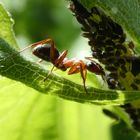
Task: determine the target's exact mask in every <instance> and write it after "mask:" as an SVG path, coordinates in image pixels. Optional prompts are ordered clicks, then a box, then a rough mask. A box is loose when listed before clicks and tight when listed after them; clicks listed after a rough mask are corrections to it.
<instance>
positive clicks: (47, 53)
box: [22, 39, 105, 93]
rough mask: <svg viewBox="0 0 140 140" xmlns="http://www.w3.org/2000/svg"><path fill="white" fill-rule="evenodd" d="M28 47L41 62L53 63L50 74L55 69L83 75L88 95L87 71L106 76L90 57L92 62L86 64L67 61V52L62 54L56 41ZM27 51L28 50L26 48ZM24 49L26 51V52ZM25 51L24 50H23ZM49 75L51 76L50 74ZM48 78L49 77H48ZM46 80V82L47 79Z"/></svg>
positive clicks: (50, 40)
mask: <svg viewBox="0 0 140 140" xmlns="http://www.w3.org/2000/svg"><path fill="white" fill-rule="evenodd" d="M28 47H32V48H33V50H32V53H33V54H34V55H35V56H37V57H39V58H41V60H45V61H48V62H51V63H52V64H53V68H52V69H51V71H50V72H52V71H53V69H54V67H56V68H58V69H60V70H62V71H66V70H67V69H68V68H69V70H68V74H69V75H71V74H76V73H79V72H80V74H81V77H82V79H83V86H84V89H85V91H86V93H87V89H86V85H85V82H86V75H87V70H88V71H90V72H92V73H95V74H97V75H101V76H103V75H105V73H104V71H103V68H102V67H101V66H100V65H99V64H98V63H97V62H95V61H93V60H92V59H91V58H90V57H86V59H88V60H90V62H88V63H85V62H84V61H83V60H76V59H67V58H66V56H67V53H68V51H67V50H64V51H63V52H62V53H61V54H60V52H59V51H58V49H57V48H56V47H55V44H54V41H53V40H52V39H45V40H42V41H39V42H36V43H34V44H31V45H30V46H28ZM25 49H26V48H25ZM25 49H24V50H25ZM22 51H23V50H22ZM48 75H49V74H48ZM47 77H48V76H47ZM47 77H46V78H45V80H46V79H47Z"/></svg>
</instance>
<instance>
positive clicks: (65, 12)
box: [0, 0, 134, 140]
mask: <svg viewBox="0 0 140 140" xmlns="http://www.w3.org/2000/svg"><path fill="white" fill-rule="evenodd" d="M0 1H1V2H2V3H3V5H4V6H5V7H6V9H7V10H8V11H9V12H10V13H11V15H12V18H13V19H14V21H15V24H14V31H15V35H16V38H17V42H18V44H19V46H20V47H21V48H24V47H26V46H27V45H29V44H30V43H33V42H37V41H40V40H42V39H45V38H47V37H51V38H52V39H53V40H54V41H55V43H56V46H57V47H58V48H59V50H60V51H63V50H64V49H68V50H69V56H68V57H76V58H80V59H81V58H84V56H90V47H89V46H88V45H87V40H86V39H84V38H83V37H82V36H81V30H80V25H79V24H78V23H77V21H76V19H75V18H74V16H73V15H72V13H71V12H70V10H69V9H68V3H69V2H68V1H66V0H59V1H57V0H22V1H21V0H20V1H19V0H0ZM83 54H84V55H83ZM64 74H65V75H66V73H64ZM79 77H80V76H79V75H78V76H77V82H81V79H80V78H79ZM70 79H72V77H71V76H70ZM88 79H89V81H90V84H91V85H94V86H96V87H98V86H99V85H97V84H96V83H97V82H98V81H97V80H95V78H94V75H93V74H92V75H91V74H90V75H89V76H88ZM100 87H102V88H103V83H102V84H101V85H100ZM41 98H43V99H45V100H46V104H45V106H47V108H48V109H47V112H48V113H47V114H46V116H45V117H46V121H48V120H49V119H47V118H50V117H51V118H53V119H52V120H51V119H50V124H51V123H55V125H53V126H52V125H50V124H49V123H47V124H46V125H48V130H47V129H46V130H44V131H43V132H42V134H43V139H46V140H122V139H123V140H125V139H128V138H129V140H131V139H132V140H133V139H134V134H133V133H128V129H127V127H126V126H125V124H124V122H123V121H120V123H117V122H115V120H114V119H112V118H109V117H107V116H106V115H104V114H103V113H102V108H104V106H97V105H87V104H79V103H76V102H71V101H67V100H63V99H60V98H57V97H52V96H51V97H50V96H47V95H42V97H41ZM40 106H41V105H40ZM40 106H39V105H38V106H36V109H38V107H40ZM27 108H28V106H27ZM41 117H42V116H41V114H39V115H38V117H37V118H36V120H34V121H33V122H32V125H33V126H34V127H36V125H37V123H40V122H42V120H41ZM51 121H53V122H51ZM43 122H44V123H45V120H43ZM54 127H55V128H54ZM30 129H32V127H31V128H30ZM29 132H30V131H29ZM29 136H30V140H31V139H32V137H31V134H30V133H29ZM25 139H29V138H25Z"/></svg>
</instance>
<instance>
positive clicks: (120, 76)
mask: <svg viewBox="0 0 140 140" xmlns="http://www.w3.org/2000/svg"><path fill="white" fill-rule="evenodd" d="M70 10H71V11H72V12H73V13H74V16H75V17H76V19H77V21H78V22H79V23H80V24H81V25H82V27H81V29H82V31H83V36H84V37H86V38H88V39H89V41H88V43H89V45H90V46H91V51H92V57H93V58H96V59H98V61H99V62H100V63H102V64H104V67H105V69H106V70H105V73H107V74H106V77H105V79H106V81H107V82H108V86H109V88H110V89H121V90H140V57H139V56H136V52H135V51H134V44H133V42H131V41H130V42H127V41H126V35H125V33H124V31H123V29H122V27H121V26H120V25H119V24H117V23H116V22H115V21H113V20H112V19H111V18H110V17H109V16H107V15H106V14H105V12H104V11H103V10H101V9H99V8H97V7H96V6H94V7H92V9H91V10H87V9H85V7H84V6H83V5H81V3H80V2H79V1H78V0H71V4H70ZM122 107H123V108H125V110H126V112H127V113H128V114H130V117H131V119H132V120H133V122H132V125H133V126H134V128H135V129H136V130H138V131H140V120H139V117H140V109H139V107H138V108H135V107H136V106H135V105H134V106H133V105H132V104H126V105H124V106H122Z"/></svg>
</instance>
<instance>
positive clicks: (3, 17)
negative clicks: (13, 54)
mask: <svg viewBox="0 0 140 140" xmlns="http://www.w3.org/2000/svg"><path fill="white" fill-rule="evenodd" d="M13 23H14V22H13V20H12V18H11V16H10V13H8V12H7V11H6V10H5V8H4V7H3V5H2V4H1V3H0V37H1V38H4V39H5V40H6V41H7V42H8V43H9V44H10V45H12V47H15V48H18V46H17V43H16V40H15V34H14V32H13Z"/></svg>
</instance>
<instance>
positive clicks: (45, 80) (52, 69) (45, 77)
mask: <svg viewBox="0 0 140 140" xmlns="http://www.w3.org/2000/svg"><path fill="white" fill-rule="evenodd" d="M54 68H55V66H53V67H52V69H51V70H50V71H49V73H48V75H47V76H46V77H45V78H44V82H45V81H46V80H47V78H48V77H49V76H50V74H51V73H52V71H53V70H54Z"/></svg>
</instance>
